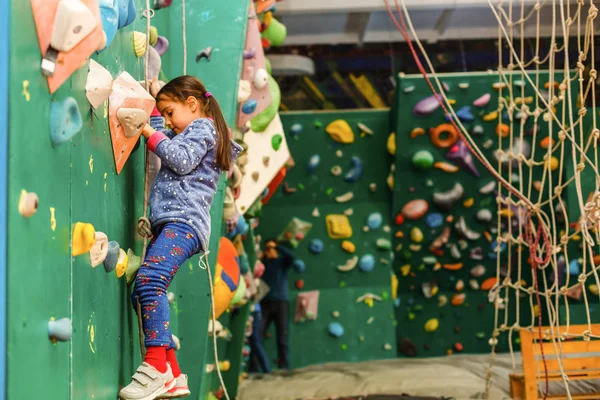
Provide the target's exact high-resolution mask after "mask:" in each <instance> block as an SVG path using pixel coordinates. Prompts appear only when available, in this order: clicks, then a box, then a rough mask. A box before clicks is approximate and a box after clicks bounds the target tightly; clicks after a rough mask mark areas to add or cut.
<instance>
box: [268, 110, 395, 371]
mask: <svg viewBox="0 0 600 400" xmlns="http://www.w3.org/2000/svg"><path fill="white" fill-rule="evenodd" d="M281 119H282V123H283V127H284V131H285V132H286V137H287V141H288V145H289V147H290V152H291V154H292V158H293V159H294V162H295V166H294V167H293V168H291V169H290V170H289V171H288V174H287V176H286V178H285V182H286V183H287V184H288V186H289V187H291V188H297V191H296V192H295V193H285V191H284V190H283V189H282V188H279V189H278V190H277V192H276V193H275V194H274V195H273V197H272V198H271V199H270V201H269V203H268V204H267V206H266V207H265V209H263V212H262V216H261V218H260V224H259V226H258V228H257V234H260V235H261V236H262V238H263V239H265V238H268V237H276V236H278V235H279V233H280V232H282V230H283V229H284V228H285V227H286V225H287V224H288V222H289V221H290V220H291V219H292V218H293V217H296V218H300V219H301V220H304V221H307V222H310V223H312V224H313V227H312V229H311V231H310V232H309V233H308V234H307V235H306V237H305V239H304V240H303V241H302V242H301V243H300V245H299V246H298V248H297V249H295V250H294V252H295V255H296V257H297V258H299V259H301V260H303V261H304V262H305V264H306V270H305V272H304V273H298V272H297V271H295V270H294V269H292V270H290V273H289V300H290V330H289V346H290V367H291V368H298V367H302V366H306V365H310V364H316V363H324V362H334V361H359V360H368V359H381V358H389V357H395V355H396V351H395V332H394V329H395V328H394V318H393V307H392V296H391V287H390V275H391V269H390V267H391V252H389V251H379V250H378V249H377V248H376V246H375V241H376V240H377V239H379V238H386V239H388V240H389V239H391V233H390V231H389V230H387V232H386V230H384V228H383V226H384V225H386V224H387V221H389V216H390V201H391V192H390V190H389V188H388V187H387V185H386V178H387V176H388V172H389V168H390V163H391V156H390V155H389V154H388V153H387V150H386V141H387V137H388V135H389V132H390V128H389V113H388V111H361V112H331V113H282V114H281ZM337 119H344V120H346V121H347V122H348V123H349V124H350V126H351V127H352V129H353V131H354V134H355V141H354V143H352V144H339V143H336V142H334V141H333V140H332V139H331V138H330V137H329V135H328V134H327V133H326V132H325V127H326V126H327V125H328V124H329V123H330V122H332V121H334V120H337ZM359 122H360V123H363V124H365V125H367V126H368V127H369V128H371V129H372V130H373V131H374V135H372V136H371V135H361V134H360V130H359V129H358V128H357V123H359ZM294 124H300V125H302V127H303V130H302V133H300V134H299V135H297V136H296V137H294V136H292V135H291V134H290V132H291V126H292V125H294ZM337 150H340V151H341V152H342V153H341V157H338V156H337V155H336V151H337ZM315 154H318V155H319V156H320V164H319V166H318V167H317V168H316V169H315V171H314V172H313V173H309V172H308V170H307V166H308V162H309V159H310V158H311V157H312V156H313V155H315ZM353 156H358V157H360V158H361V159H362V160H363V162H364V172H363V174H362V177H361V178H360V179H359V180H358V181H357V182H355V183H348V182H345V181H344V179H343V177H344V175H345V174H346V172H348V170H349V168H350V160H351V158H352V157H353ZM375 160H376V162H375ZM334 165H339V166H340V167H341V169H342V175H341V176H337V177H336V176H333V175H332V174H331V173H330V170H331V168H332V167H333V166H334ZM371 183H375V184H376V185H377V189H376V191H375V192H371V191H370V189H369V185H370V184H371ZM348 191H352V192H353V193H354V198H353V199H352V200H351V201H349V202H347V203H337V202H336V201H335V197H336V196H339V195H342V194H344V193H346V192H348ZM315 208H318V210H319V214H320V216H319V217H313V216H312V213H313V210H314V209H315ZM350 208H351V209H352V210H353V214H352V215H351V216H350V217H349V219H350V223H351V226H352V231H353V235H352V237H351V238H350V239H348V240H350V241H352V242H353V243H354V244H355V246H356V253H355V254H356V255H357V256H359V257H361V256H362V255H364V254H366V253H371V254H372V255H373V256H374V257H375V260H376V263H375V268H374V269H373V271H371V272H368V273H366V272H362V271H361V270H360V269H359V267H358V266H357V267H356V268H355V269H354V270H352V271H350V272H340V271H338V270H337V266H338V265H342V264H344V263H345V262H346V261H347V260H348V259H349V258H351V257H352V255H351V254H348V253H346V252H345V251H344V250H342V248H341V242H342V239H330V238H329V237H328V235H327V228H326V223H325V217H326V216H327V215H328V214H343V213H344V211H345V210H347V209H350ZM373 212H380V213H381V214H382V216H383V221H384V222H383V225H382V227H380V228H379V229H378V230H374V231H370V232H364V231H363V226H365V225H366V219H367V216H368V215H369V214H370V213H373ZM313 239H321V240H322V241H323V243H324V250H323V252H322V253H321V254H318V255H315V254H312V253H311V252H310V251H309V250H308V247H309V244H310V242H311V241H312V240H313ZM381 260H384V261H383V262H382V261H381ZM385 262H389V264H385ZM297 280H303V281H304V287H303V289H302V290H298V289H296V286H295V282H296V281H297ZM311 290H319V292H320V297H319V309H318V316H317V319H316V320H314V321H306V322H300V323H294V322H293V318H294V313H295V308H296V296H297V294H298V293H300V292H302V291H311ZM365 293H373V294H376V295H378V296H381V297H382V298H383V301H382V302H377V301H375V302H374V305H373V307H372V308H371V307H369V306H368V305H367V304H365V303H363V302H361V303H357V302H356V299H357V298H358V297H360V296H362V295H363V294H365ZM334 311H337V312H339V317H338V318H334V317H333V316H332V314H333V312H334ZM369 320H371V322H370V323H369V322H368V321H369ZM335 321H337V322H339V323H340V324H341V325H342V326H343V327H344V329H345V333H344V335H343V336H342V337H341V338H333V337H331V336H329V334H328V325H329V323H331V322H335ZM271 333H272V338H267V339H266V340H265V347H266V349H267V352H268V354H269V358H270V360H271V363H272V365H276V363H275V359H276V358H277V356H276V351H275V333H274V327H273V326H272V327H271ZM360 337H363V339H364V340H363V341H361V340H360ZM386 344H389V345H390V346H391V349H390V350H386V349H385V348H384V346H385V345H386Z"/></svg>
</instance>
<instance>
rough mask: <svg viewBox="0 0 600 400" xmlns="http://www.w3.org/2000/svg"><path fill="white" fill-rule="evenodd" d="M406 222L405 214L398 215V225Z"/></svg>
mask: <svg viewBox="0 0 600 400" xmlns="http://www.w3.org/2000/svg"><path fill="white" fill-rule="evenodd" d="M403 223H404V215H402V214H398V215H396V225H402V224H403Z"/></svg>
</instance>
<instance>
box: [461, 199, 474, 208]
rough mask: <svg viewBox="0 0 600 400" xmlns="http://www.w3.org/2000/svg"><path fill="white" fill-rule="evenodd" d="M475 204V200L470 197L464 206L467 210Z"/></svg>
mask: <svg viewBox="0 0 600 400" xmlns="http://www.w3.org/2000/svg"><path fill="white" fill-rule="evenodd" d="M473 204H475V199H474V198H472V197H469V198H468V199H466V200H465V201H464V202H463V206H465V208H471V207H473Z"/></svg>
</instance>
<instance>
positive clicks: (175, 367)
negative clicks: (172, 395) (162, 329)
mask: <svg viewBox="0 0 600 400" xmlns="http://www.w3.org/2000/svg"><path fill="white" fill-rule="evenodd" d="M167 361H168V362H169V364H171V370H172V371H173V377H174V378H177V377H178V376H179V375H181V370H180V369H179V364H178V363H177V357H176V356H175V349H169V350H167Z"/></svg>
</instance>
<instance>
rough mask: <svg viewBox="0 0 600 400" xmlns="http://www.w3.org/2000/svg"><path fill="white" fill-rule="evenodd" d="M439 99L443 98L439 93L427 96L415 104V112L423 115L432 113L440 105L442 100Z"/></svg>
mask: <svg viewBox="0 0 600 400" xmlns="http://www.w3.org/2000/svg"><path fill="white" fill-rule="evenodd" d="M438 99H441V96H440V95H439V94H438V95H432V96H429V97H425V98H424V99H423V100H421V101H419V102H418V103H417V104H416V105H415V108H413V114H415V115H422V116H425V115H429V114H431V113H432V112H434V111H435V110H437V109H438V108H439V107H440V102H439V100H438Z"/></svg>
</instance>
